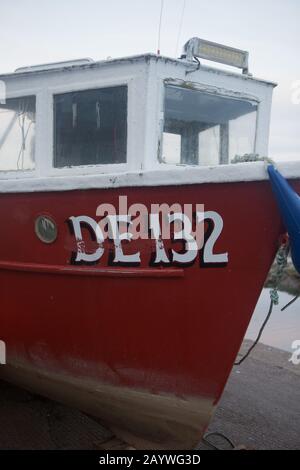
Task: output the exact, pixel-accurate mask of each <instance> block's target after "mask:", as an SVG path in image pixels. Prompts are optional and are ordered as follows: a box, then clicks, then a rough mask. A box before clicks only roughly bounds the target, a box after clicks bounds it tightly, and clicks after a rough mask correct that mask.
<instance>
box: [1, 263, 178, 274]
mask: <svg viewBox="0 0 300 470" xmlns="http://www.w3.org/2000/svg"><path fill="white" fill-rule="evenodd" d="M0 270H6V271H22V272H33V273H48V274H63V275H72V276H99V277H124V278H131V277H132V278H137V277H149V278H151V277H153V278H164V277H167V278H169V277H174V278H181V277H183V276H184V270H183V269H180V268H147V269H145V268H135V269H134V268H126V267H125V268H124V267H123V268H117V267H116V268H98V267H87V266H84V267H82V266H60V265H48V264H39V263H21V262H16V261H0Z"/></svg>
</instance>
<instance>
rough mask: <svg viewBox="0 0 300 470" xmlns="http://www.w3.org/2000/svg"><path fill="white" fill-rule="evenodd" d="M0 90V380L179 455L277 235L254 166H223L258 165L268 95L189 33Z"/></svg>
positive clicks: (24, 72)
mask: <svg viewBox="0 0 300 470" xmlns="http://www.w3.org/2000/svg"><path fill="white" fill-rule="evenodd" d="M199 59H201V61H200V60H199ZM203 60H204V61H205V63H203ZM206 60H211V61H214V62H216V63H218V64H224V65H225V66H226V67H223V65H216V66H212V65H208V63H207V62H206ZM234 67H235V69H234ZM237 69H238V70H237ZM0 80H1V84H2V85H1V86H2V89H5V97H4V98H3V97H2V98H3V99H2V100H1V103H0V220H1V244H0V286H1V287H0V292H1V297H0V299H1V301H0V302H1V304H0V305H1V309H0V312H1V313H0V339H1V341H3V343H5V345H6V354H7V357H6V364H5V365H1V366H0V378H2V379H4V380H8V381H11V382H13V383H16V384H18V385H21V386H23V387H25V388H27V389H29V390H32V391H34V392H36V393H39V394H42V395H45V396H47V397H50V398H53V399H55V400H58V401H61V402H64V403H68V404H70V405H73V406H76V407H78V408H80V409H81V410H83V411H84V412H86V413H89V414H91V415H94V416H97V417H99V418H100V419H101V421H102V422H103V423H104V424H105V425H106V426H108V427H109V428H110V429H111V430H112V431H113V432H115V433H116V434H117V436H119V437H121V438H123V439H124V440H126V441H127V442H128V443H130V444H131V445H132V446H134V447H136V448H152V449H191V448H194V447H195V446H196V445H197V443H198V442H199V441H200V439H201V436H202V435H203V433H204V432H205V429H206V428H207V426H208V423H209V421H210V419H211V416H212V413H213V412H214V410H215V408H216V406H217V404H218V401H219V399H220V396H221V394H222V391H223V389H224V387H225V384H226V381H227V378H228V376H229V374H230V371H231V369H232V367H233V363H234V360H235V358H236V356H237V353H238V351H239V348H240V345H241V342H242V340H243V338H244V334H245V332H246V329H247V326H248V324H249V322H250V319H251V316H252V313H253V311H254V308H255V305H256V302H257V300H258V297H259V295H260V292H261V289H262V287H263V284H264V281H265V279H266V276H267V273H268V271H269V268H270V266H271V264H272V261H273V259H274V255H275V253H276V251H277V249H278V240H279V236H280V234H281V233H283V231H284V228H283V225H282V222H281V218H280V215H279V212H278V210H277V207H276V203H275V200H274V197H273V195H272V190H271V186H270V182H269V181H268V175H267V173H266V171H265V166H264V163H263V162H261V161H257V162H246V163H245V162H242V163H236V164H232V163H231V162H232V160H233V159H235V158H236V157H237V156H238V158H240V157H243V156H244V155H259V156H261V157H263V156H266V155H268V140H269V124H270V112H271V101H272V93H273V89H274V86H275V84H274V83H272V82H270V81H266V80H262V79H257V78H255V77H254V76H252V75H251V74H250V73H249V70H248V53H247V52H245V51H241V50H239V49H234V48H231V47H227V46H223V45H220V44H216V43H212V42H209V41H204V40H201V39H199V38H192V39H191V40H190V41H188V42H187V43H186V45H185V47H184V52H183V54H182V56H181V57H180V58H179V59H175V58H169V57H163V56H161V55H155V54H145V55H138V56H133V57H126V58H120V59H108V60H104V61H98V62H95V61H93V60H91V59H80V60H76V61H68V62H62V63H54V64H45V65H40V66H30V67H23V68H20V69H17V70H16V71H15V72H14V73H11V74H6V75H1V76H0ZM278 167H279V169H280V170H281V171H282V173H283V175H284V176H286V177H288V178H292V179H294V181H293V182H292V184H294V187H296V188H298V189H300V184H299V179H297V177H298V176H300V171H299V168H298V167H297V165H296V164H285V165H281V166H280V165H278ZM297 171H298V173H297ZM176 225H177V228H176ZM178 226H179V228H178ZM168 229H169V232H168ZM167 232H168V233H167Z"/></svg>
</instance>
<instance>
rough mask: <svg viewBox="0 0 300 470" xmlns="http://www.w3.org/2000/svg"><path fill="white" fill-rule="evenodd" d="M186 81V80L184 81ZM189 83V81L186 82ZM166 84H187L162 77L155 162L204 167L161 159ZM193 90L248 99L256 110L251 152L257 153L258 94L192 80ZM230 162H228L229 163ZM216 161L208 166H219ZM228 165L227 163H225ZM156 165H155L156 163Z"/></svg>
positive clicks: (165, 165)
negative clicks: (254, 94)
mask: <svg viewBox="0 0 300 470" xmlns="http://www.w3.org/2000/svg"><path fill="white" fill-rule="evenodd" d="M185 83H186V82H185ZM188 83H189V84H190V83H191V82H188ZM167 85H170V86H176V87H178V88H183V89H188V88H189V87H188V86H184V81H181V84H180V83H179V82H178V80H172V79H169V78H163V79H162V80H161V90H160V93H159V114H158V131H157V133H158V141H157V145H158V151H157V164H158V166H159V167H160V168H161V169H164V168H166V169H172V168H178V167H179V168H180V167H206V166H207V165H201V164H199V165H189V164H187V163H178V164H174V163H167V162H164V161H162V150H163V134H164V131H163V129H164V112H165V87H166V86H167ZM193 90H195V91H198V92H199V93H201V92H202V93H206V94H211V95H214V96H220V98H231V99H236V100H239V101H243V100H244V101H250V102H252V103H254V104H255V105H256V106H257V110H256V122H255V138H254V145H253V146H254V150H253V153H257V134H258V129H259V115H260V110H261V100H260V98H259V97H258V96H253V95H250V94H247V93H239V92H238V91H236V90H232V89H224V88H221V87H218V86H211V85H207V84H205V83H203V82H202V83H201V82H193ZM229 164H230V163H229ZM220 165H221V164H220V163H218V164H216V165H210V166H214V167H216V166H220ZM226 165H228V164H226ZM156 166H157V165H156Z"/></svg>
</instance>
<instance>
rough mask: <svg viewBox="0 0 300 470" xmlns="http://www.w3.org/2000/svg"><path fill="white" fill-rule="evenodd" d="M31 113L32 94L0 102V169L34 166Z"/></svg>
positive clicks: (32, 109) (33, 121)
mask: <svg viewBox="0 0 300 470" xmlns="http://www.w3.org/2000/svg"><path fill="white" fill-rule="evenodd" d="M35 116H36V112H35V97H34V96H27V97H22V98H12V99H7V100H6V101H5V103H1V104H0V171H17V170H32V169H34V166H35V162H34V160H35Z"/></svg>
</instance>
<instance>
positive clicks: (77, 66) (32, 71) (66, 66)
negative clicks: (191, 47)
mask: <svg viewBox="0 0 300 470" xmlns="http://www.w3.org/2000/svg"><path fill="white" fill-rule="evenodd" d="M150 61H156V62H160V63H165V64H173V65H177V66H181V67H184V68H190V67H191V65H192V64H191V62H190V61H188V60H186V59H180V58H178V59H175V58H171V57H165V56H161V55H156V54H153V53H146V54H140V55H134V56H128V57H121V58H115V59H105V60H99V61H93V60H91V59H88V60H87V59H80V60H77V61H76V60H69V61H66V62H57V63H51V64H50V63H49V64H42V65H36V66H28V67H21V68H20V69H17V70H16V71H15V72H11V73H5V74H1V75H0V80H5V79H10V78H18V77H25V76H32V75H44V74H49V73H54V72H55V73H57V72H64V71H75V70H84V69H97V68H102V67H106V66H117V65H122V64H135V63H138V62H146V63H149V62H150ZM200 70H205V71H207V72H211V73H217V74H221V75H226V76H234V77H239V78H240V79H242V80H251V81H252V80H253V81H256V82H257V81H258V82H262V83H265V84H268V85H271V86H273V87H275V86H277V84H276V83H275V82H272V81H269V80H265V79H261V78H256V77H254V76H252V75H251V74H242V73H238V72H233V71H229V70H224V69H222V68H217V67H210V66H207V65H202V64H201V67H200Z"/></svg>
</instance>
